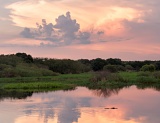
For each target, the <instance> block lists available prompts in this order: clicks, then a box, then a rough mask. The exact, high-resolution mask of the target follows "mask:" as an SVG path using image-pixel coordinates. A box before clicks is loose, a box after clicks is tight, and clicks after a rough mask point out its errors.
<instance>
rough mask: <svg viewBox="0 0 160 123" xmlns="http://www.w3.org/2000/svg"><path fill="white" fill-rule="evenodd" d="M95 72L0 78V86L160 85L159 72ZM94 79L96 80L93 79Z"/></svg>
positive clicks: (20, 88)
mask: <svg viewBox="0 0 160 123" xmlns="http://www.w3.org/2000/svg"><path fill="white" fill-rule="evenodd" d="M97 74H98V73H96V74H93V73H83V74H64V75H59V76H48V77H21V78H18V77H17V78H0V88H1V89H16V90H39V91H43V90H60V89H63V90H66V89H74V88H75V87H76V86H85V87H88V88H92V89H94V88H95V89H104V88H122V87H125V86H126V87H127V86H131V85H137V86H138V87H139V88H143V87H144V85H145V87H146V86H147V85H148V86H150V87H155V86H157V87H158V89H159V87H160V74H159V72H158V73H150V72H119V73H106V74H104V75H103V74H102V75H100V76H99V75H98V76H97ZM96 77H99V79H96ZM94 79H96V81H93V80H94ZM91 80H92V81H91ZM142 85H143V86H142Z"/></svg>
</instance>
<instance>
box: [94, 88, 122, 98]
mask: <svg viewBox="0 0 160 123" xmlns="http://www.w3.org/2000/svg"><path fill="white" fill-rule="evenodd" d="M121 89H122V88H105V89H97V90H93V94H94V95H96V96H98V97H110V96H112V95H118V93H119V91H120V90H121Z"/></svg>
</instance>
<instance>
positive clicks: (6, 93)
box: [0, 89, 33, 101]
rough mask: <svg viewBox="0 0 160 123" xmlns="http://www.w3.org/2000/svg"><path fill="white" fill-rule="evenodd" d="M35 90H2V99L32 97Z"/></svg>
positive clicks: (0, 93)
mask: <svg viewBox="0 0 160 123" xmlns="http://www.w3.org/2000/svg"><path fill="white" fill-rule="evenodd" d="M32 94H33V91H16V90H3V89H1V90H0V101H3V100H4V99H26V98H27V97H31V96H32Z"/></svg>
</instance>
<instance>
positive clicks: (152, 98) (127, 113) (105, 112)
mask: <svg viewBox="0 0 160 123" xmlns="http://www.w3.org/2000/svg"><path fill="white" fill-rule="evenodd" d="M12 93H13V92H12ZM15 93H16V92H15ZM16 94H17V93H16ZM13 95H14V94H12V96H8V95H7V94H6V95H3V96H2V95H1V96H0V123H160V110H159V109H160V108H159V105H160V92H159V91H156V90H154V89H144V90H142V89H137V88H136V87H135V86H132V87H129V88H123V89H107V90H88V89H87V88H84V87H78V88H77V89H76V90H73V91H55V92H47V93H29V94H28V95H27V94H26V93H25V94H24V95H21V94H19V93H18V96H13ZM112 108H116V109H112Z"/></svg>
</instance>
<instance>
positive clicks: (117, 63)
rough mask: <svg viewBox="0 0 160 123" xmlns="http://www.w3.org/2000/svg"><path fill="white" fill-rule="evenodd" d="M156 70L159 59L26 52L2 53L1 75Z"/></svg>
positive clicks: (49, 74)
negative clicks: (51, 55)
mask: <svg viewBox="0 0 160 123" xmlns="http://www.w3.org/2000/svg"><path fill="white" fill-rule="evenodd" d="M101 70H105V71H110V72H118V71H140V70H142V71H155V70H160V60H159V61H151V60H145V61H122V60H121V59H119V58H109V59H102V58H96V59H92V60H89V59H79V60H71V59H54V58H33V57H32V56H31V55H29V54H26V53H16V54H10V55H0V77H28V76H52V75H58V74H70V73H71V74H77V73H84V72H89V71H101Z"/></svg>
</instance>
